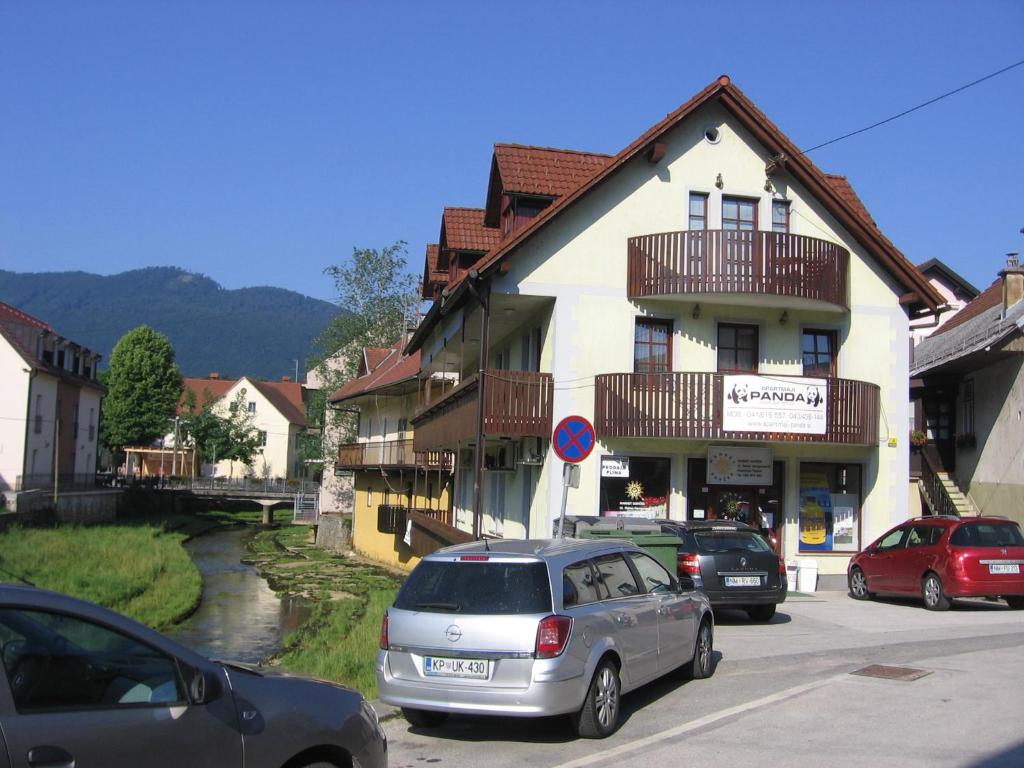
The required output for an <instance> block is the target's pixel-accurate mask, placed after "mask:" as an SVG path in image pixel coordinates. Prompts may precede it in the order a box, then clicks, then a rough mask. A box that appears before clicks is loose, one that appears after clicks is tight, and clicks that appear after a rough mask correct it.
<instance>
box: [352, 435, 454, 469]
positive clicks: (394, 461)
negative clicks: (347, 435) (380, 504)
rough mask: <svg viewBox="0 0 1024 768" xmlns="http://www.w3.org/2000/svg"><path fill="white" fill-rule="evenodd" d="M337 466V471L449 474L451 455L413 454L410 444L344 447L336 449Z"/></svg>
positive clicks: (419, 452)
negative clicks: (415, 470)
mask: <svg viewBox="0 0 1024 768" xmlns="http://www.w3.org/2000/svg"><path fill="white" fill-rule="evenodd" d="M337 466H338V468H340V469H362V468H364V467H419V468H420V469H449V470H450V469H451V468H452V455H451V454H450V453H448V452H447V451H416V450H414V449H413V441H412V440H385V441H379V442H368V443H348V444H347V445H342V446H339V448H338V462H337Z"/></svg>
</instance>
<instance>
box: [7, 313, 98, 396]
mask: <svg viewBox="0 0 1024 768" xmlns="http://www.w3.org/2000/svg"><path fill="white" fill-rule="evenodd" d="M43 335H51V336H54V337H59V336H60V334H58V333H57V332H56V331H55V330H54V329H53V327H52V326H50V325H49V324H48V323H44V322H43V321H42V320H40V319H38V318H36V317H32V315H30V314H28V313H27V312H23V311H22V310H20V309H18V308H17V307H12V306H11V305H10V304H5V303H4V302H2V301H0V337H2V338H3V339H5V340H6V341H7V343H9V344H10V345H11V348H12V349H14V351H15V352H17V353H18V355H20V356H21V358H22V359H23V360H24V361H25V363H26V364H27V365H29V366H31V367H32V368H33V369H35V370H39V371H45V372H46V373H48V374H50V375H51V376H56V377H58V378H61V379H65V380H67V381H73V382H75V383H77V384H79V385H82V386H87V387H91V388H93V389H98V390H100V391H101V392H106V391H107V388H106V387H104V386H103V384H101V383H100V382H99V381H97V380H96V379H94V378H91V377H86V376H79V375H78V374H77V373H74V372H72V371H69V370H67V369H66V368H61V367H59V366H57V365H55V364H53V363H51V362H47V361H46V360H44V359H43V358H42V357H39V355H38V354H37V350H38V348H39V337H40V336H43ZM65 341H66V342H67V343H69V344H72V345H74V347H75V348H77V349H79V350H80V351H81V352H82V354H83V355H85V356H86V357H87V358H88V357H93V358H94V363H93V367H95V366H96V365H98V364H99V361H100V355H99V354H98V353H96V352H93V351H92V350H91V349H87V348H86V347H83V346H82V345H81V344H78V343H77V342H75V341H72V340H71V339H65Z"/></svg>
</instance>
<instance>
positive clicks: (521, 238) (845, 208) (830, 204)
mask: <svg viewBox="0 0 1024 768" xmlns="http://www.w3.org/2000/svg"><path fill="white" fill-rule="evenodd" d="M712 102H716V103H718V104H720V105H721V106H722V107H724V108H725V109H726V110H727V111H728V112H729V113H730V114H732V115H733V116H734V117H735V118H736V119H737V120H738V121H739V122H740V124H741V125H742V126H743V127H744V128H745V129H747V130H748V131H749V132H750V133H751V134H752V135H753V136H754V138H755V139H756V140H757V141H758V142H760V143H761V144H762V145H763V146H764V147H765V148H767V149H768V150H769V151H770V152H771V153H772V154H773V156H776V157H779V158H780V160H779V164H780V166H781V168H782V169H783V170H784V171H785V172H787V173H789V174H790V175H792V176H793V177H794V178H796V179H797V181H799V182H800V183H801V184H802V185H803V186H804V187H806V188H807V189H808V191H809V192H810V193H811V194H812V195H813V196H814V197H815V198H816V199H817V200H819V201H820V202H821V203H822V204H823V205H824V206H825V208H826V209H827V210H828V211H829V213H831V214H832V215H833V216H834V217H835V218H836V220H837V221H838V222H839V224H840V225H841V226H843V227H844V228H845V229H846V230H847V231H848V232H849V233H850V235H851V236H852V237H853V238H854V239H855V240H857V242H859V243H860V244H861V245H862V246H863V247H864V248H865V250H866V251H867V252H868V254H869V255H871V256H872V257H873V258H875V259H876V260H877V261H878V262H879V264H880V265H881V266H882V267H883V269H885V270H886V271H887V272H888V273H889V274H890V275H891V276H892V277H893V279H894V280H895V281H896V282H897V284H898V285H900V286H901V288H902V289H903V290H904V291H905V293H904V294H903V295H902V296H901V297H900V300H901V302H903V303H905V304H912V305H913V304H916V305H919V306H923V307H924V308H926V309H928V310H931V311H935V310H936V309H937V308H938V307H939V306H940V305H941V304H943V303H944V300H943V298H942V296H941V295H940V294H939V293H938V292H937V291H936V290H935V288H934V287H933V286H932V285H931V284H930V283H929V282H928V280H927V279H926V278H925V276H924V275H922V274H921V272H919V271H918V269H917V268H916V267H915V266H914V265H913V264H911V263H910V261H908V260H907V258H906V257H905V256H904V255H903V254H902V253H900V251H899V250H898V249H897V248H896V247H895V246H894V245H893V244H892V242H890V241H889V239H888V238H887V237H885V236H884V235H883V234H882V233H881V231H880V230H879V229H878V227H877V226H874V222H873V220H871V218H870V215H868V214H867V209H865V208H864V206H863V203H860V202H859V198H857V196H856V193H854V192H853V189H852V187H850V186H849V183H848V182H847V181H846V180H845V178H844V177H842V176H832V177H831V178H830V177H827V176H826V175H825V174H824V173H823V172H822V171H821V170H819V169H818V168H817V166H815V165H814V163H813V162H811V160H810V158H808V157H807V156H806V155H804V154H802V153H801V151H800V149H799V148H798V147H797V146H796V145H795V144H793V142H792V141H790V140H789V138H787V137H786V136H785V134H783V133H782V131H780V130H779V129H778V128H777V127H776V126H775V124H774V123H772V122H771V120H769V119H768V117H767V116H766V115H765V114H764V113H763V112H761V110H759V109H758V108H757V107H756V106H755V105H754V104H753V102H751V101H750V99H748V98H747V96H746V95H745V94H744V93H743V92H742V91H741V90H740V89H739V88H737V87H736V86H735V85H733V84H732V82H731V81H730V79H729V77H728V76H726V75H722V76H721V77H719V78H718V79H717V80H715V81H714V82H713V83H711V84H710V85H708V86H707V87H706V88H704V89H703V90H702V91H700V92H699V93H697V94H696V95H695V96H693V97H692V98H691V99H690V100H689V101H687V102H686V103H685V104H683V105H682V106H680V107H679V108H678V109H676V110H675V111H674V112H670V113H669V114H668V115H667V116H666V117H665V118H664V119H663V120H661V121H660V122H658V123H657V124H655V125H654V126H652V127H651V128H650V129H648V130H647V131H645V132H644V133H643V134H641V135H640V136H639V137H638V138H637V139H636V140H635V141H633V142H632V143H631V144H630V145H629V146H627V147H626V148H625V149H623V150H622V151H621V152H619V153H618V154H617V155H615V157H614V158H612V159H611V161H610V162H608V163H607V164H606V165H604V166H603V167H601V168H599V169H598V170H596V171H594V172H593V173H592V174H591V176H590V177H589V178H587V179H586V180H585V181H583V182H582V183H580V184H579V185H578V186H577V187H576V188H575V189H574V190H572V191H571V192H569V193H567V194H565V195H563V196H561V197H559V198H558V199H557V200H555V201H554V202H553V203H552V204H551V205H550V206H548V207H547V208H545V209H544V210H543V211H541V213H540V214H538V215H537V216H536V217H534V218H533V219H532V220H531V221H530V222H529V223H528V224H526V225H525V226H524V227H523V228H522V229H520V230H518V231H517V232H515V233H514V234H513V235H512V236H510V237H509V238H507V239H506V240H505V241H503V242H502V243H500V244H499V245H498V246H497V247H496V248H494V249H492V250H491V251H490V252H488V253H487V254H486V255H485V256H484V257H483V258H482V259H481V260H480V261H478V262H477V264H476V265H475V269H476V270H477V272H478V274H479V275H481V276H483V277H486V276H488V275H489V274H491V273H493V272H494V270H495V269H497V267H498V264H499V262H501V261H502V260H503V259H505V258H506V257H508V256H509V255H511V254H512V253H513V252H515V250H516V249H517V248H519V246H521V245H522V244H523V243H525V242H526V241H527V240H529V239H530V238H531V237H533V236H534V235H535V234H536V233H537V232H539V231H540V230H542V229H543V228H544V227H545V226H547V225H548V224H549V223H550V222H551V221H552V220H553V219H555V218H556V217H557V216H558V215H559V214H561V213H562V211H564V210H567V209H568V208H570V207H571V206H572V205H573V203H575V202H576V201H577V200H579V199H581V198H582V197H584V196H585V195H587V193H589V192H590V191H591V190H593V189H594V188H595V187H597V186H598V185H599V184H601V183H602V182H603V181H605V180H606V179H608V178H609V177H610V176H612V175H613V174H614V173H615V172H616V171H618V170H619V169H620V168H622V167H623V166H624V165H625V164H626V163H628V162H629V161H630V160H632V159H634V158H635V157H637V156H638V155H640V154H641V153H643V152H645V151H646V150H647V149H648V148H650V147H651V146H652V145H653V144H654V143H655V142H656V141H658V140H659V139H660V138H661V137H662V136H663V135H665V134H666V133H667V132H668V131H670V130H671V129H673V128H674V127H675V126H677V125H678V124H679V123H680V122H681V121H682V120H683V119H685V118H686V117H688V116H689V115H691V114H692V113H693V112H695V111H696V110H697V109H699V108H701V107H703V106H705V105H707V104H710V103H712ZM492 178H493V173H492ZM488 212H490V207H488ZM465 283H466V276H463V277H461V278H460V279H458V280H456V281H455V282H454V283H453V284H452V285H450V286H449V287H448V289H447V291H448V294H449V300H450V301H455V302H456V303H457V301H458V300H459V299H461V294H462V293H463V291H464V286H465ZM445 311H446V309H445V307H444V306H443V305H442V308H441V310H440V311H439V312H440V314H444V313H445ZM437 316H438V314H437V313H435V312H433V311H431V312H430V313H428V315H427V317H426V318H425V319H424V322H423V323H422V324H421V325H420V331H421V332H422V333H420V332H418V333H417V334H416V335H415V336H413V338H412V340H411V341H410V346H409V349H410V350H411V349H415V348H418V344H419V343H420V342H421V341H422V339H423V338H424V337H425V335H426V333H427V332H429V328H430V327H431V326H432V324H433V322H434V318H436V317H437Z"/></svg>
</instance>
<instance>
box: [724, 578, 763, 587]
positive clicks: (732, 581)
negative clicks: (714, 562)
mask: <svg viewBox="0 0 1024 768" xmlns="http://www.w3.org/2000/svg"><path fill="white" fill-rule="evenodd" d="M725 586H727V587H760V586H761V577H760V576H726V577H725Z"/></svg>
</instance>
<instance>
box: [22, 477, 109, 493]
mask: <svg viewBox="0 0 1024 768" xmlns="http://www.w3.org/2000/svg"><path fill="white" fill-rule="evenodd" d="M55 480H56V483H57V491H58V492H68V493H70V492H72V491H92V490H96V489H97V488H102V487H104V486H105V485H106V483H105V482H104V480H103V478H101V477H97V476H96V473H95V472H86V473H78V474H70V473H61V474H58V475H57V477H56V478H54V476H53V474H52V473H48V474H36V475H18V476H17V477H16V478H15V479H14V488H13V489H12V490H14V491H15V492H20V491H52V490H53V485H54V481H55Z"/></svg>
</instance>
